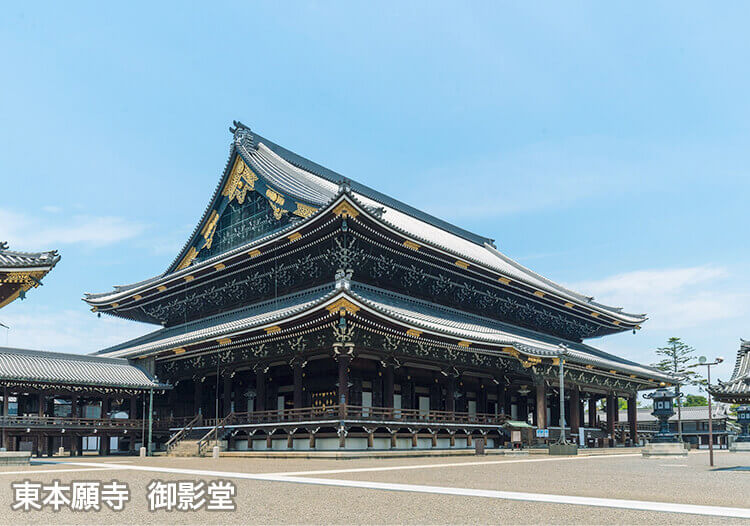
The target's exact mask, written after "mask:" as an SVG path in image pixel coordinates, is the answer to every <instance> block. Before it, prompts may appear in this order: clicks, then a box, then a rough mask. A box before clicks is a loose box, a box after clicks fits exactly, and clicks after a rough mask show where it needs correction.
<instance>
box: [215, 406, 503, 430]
mask: <svg viewBox="0 0 750 526" xmlns="http://www.w3.org/2000/svg"><path fill="white" fill-rule="evenodd" d="M320 420H361V421H367V422H372V421H375V422H393V421H395V422H415V423H419V422H424V423H434V424H468V425H472V424H474V425H502V424H503V423H505V421H506V420H507V417H506V416H505V415H503V414H499V415H496V414H489V413H468V412H458V411H434V410H430V411H424V410H420V409H394V408H392V407H365V406H357V405H348V404H342V405H332V406H320V407H303V408H300V409H277V410H272V411H255V412H251V413H232V419H231V424H230V423H228V422H225V423H224V425H225V426H226V425H242V424H277V423H278V424H283V423H285V422H290V423H292V422H303V421H320ZM221 422H222V420H219V419H213V418H212V419H206V420H204V424H205V425H210V426H212V427H215V426H218V425H219V424H220V423H221Z"/></svg>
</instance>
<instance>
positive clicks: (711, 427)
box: [697, 356, 724, 467]
mask: <svg viewBox="0 0 750 526" xmlns="http://www.w3.org/2000/svg"><path fill="white" fill-rule="evenodd" d="M723 361H724V358H721V357H719V358H716V360H714V361H713V362H709V361H707V360H706V357H705V356H701V357H700V358H698V364H697V365H703V366H705V367H706V380H707V381H708V385H707V386H706V392H707V393H708V459H709V463H710V465H711V467H713V465H714V421H713V415H712V414H711V413H712V411H711V391H710V390H709V389H711V366H712V365H719V364H720V363H721V362H723Z"/></svg>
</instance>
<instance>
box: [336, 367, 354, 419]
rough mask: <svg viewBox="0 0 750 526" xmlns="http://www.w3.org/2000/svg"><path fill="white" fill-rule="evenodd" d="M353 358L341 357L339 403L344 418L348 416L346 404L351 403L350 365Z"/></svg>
mask: <svg viewBox="0 0 750 526" xmlns="http://www.w3.org/2000/svg"><path fill="white" fill-rule="evenodd" d="M351 360H352V359H351V356H349V355H343V354H342V355H339V357H338V362H339V392H338V403H339V406H340V411H342V412H343V415H342V416H345V415H346V408H345V406H346V404H348V403H349V364H350V363H351Z"/></svg>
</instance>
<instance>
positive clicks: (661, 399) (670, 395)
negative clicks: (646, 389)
mask: <svg viewBox="0 0 750 526" xmlns="http://www.w3.org/2000/svg"><path fill="white" fill-rule="evenodd" d="M676 396H677V395H676V394H675V393H674V392H672V391H669V390H668V389H665V388H663V387H662V388H661V389H657V390H656V391H654V392H653V393H651V394H648V395H646V397H647V398H651V399H652V400H653V401H654V410H653V411H652V412H651V414H652V415H654V416H655V417H656V418H657V419H658V420H659V432H658V433H657V434H656V435H655V436H654V438H653V439H652V440H651V441H652V442H655V443H666V442H677V435H675V434H674V433H672V432H671V431H670V430H669V419H670V418H671V417H672V416H673V415H674V402H673V400H674V399H675V397H676Z"/></svg>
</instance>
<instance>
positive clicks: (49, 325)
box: [0, 304, 159, 354]
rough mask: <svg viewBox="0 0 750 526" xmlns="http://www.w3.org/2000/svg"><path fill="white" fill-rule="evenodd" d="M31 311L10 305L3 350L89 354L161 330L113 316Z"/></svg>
mask: <svg viewBox="0 0 750 526" xmlns="http://www.w3.org/2000/svg"><path fill="white" fill-rule="evenodd" d="M30 307H32V306H31V305H27V304H24V305H23V309H18V310H17V312H13V311H14V310H15V309H13V305H9V306H8V307H6V308H5V309H3V310H2V311H0V322H2V323H3V324H5V325H8V326H9V327H10V330H9V331H6V330H5V329H3V328H2V327H0V346H5V345H6V341H7V345H8V346H10V347H21V348H24V349H39V350H44V351H58V352H68V353H75V354H85V353H90V352H93V351H97V350H100V349H103V348H105V347H108V346H111V345H115V344H118V343H122V342H124V341H127V340H130V339H132V338H136V337H138V336H141V335H143V334H146V333H148V332H151V331H154V330H157V329H159V327H158V326H156V325H146V324H141V323H135V322H132V321H128V320H121V319H118V318H113V317H111V316H102V317H101V318H97V317H96V315H95V314H93V313H90V312H82V311H77V310H62V311H57V310H54V309H50V308H47V307H45V306H39V307H36V308H33V307H32V308H30ZM6 338H7V340H6Z"/></svg>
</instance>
